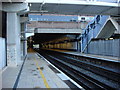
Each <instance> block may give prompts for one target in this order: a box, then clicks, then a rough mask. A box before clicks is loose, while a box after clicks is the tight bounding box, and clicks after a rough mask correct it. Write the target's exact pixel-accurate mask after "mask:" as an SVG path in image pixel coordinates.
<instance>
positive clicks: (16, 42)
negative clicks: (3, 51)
mask: <svg viewBox="0 0 120 90" xmlns="http://www.w3.org/2000/svg"><path fill="white" fill-rule="evenodd" d="M20 61H21V56H20V17H19V16H18V15H17V13H7V64H8V65H11V66H16V65H18V64H19V62H20Z"/></svg>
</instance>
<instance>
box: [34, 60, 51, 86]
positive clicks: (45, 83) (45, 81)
mask: <svg viewBox="0 0 120 90" xmlns="http://www.w3.org/2000/svg"><path fill="white" fill-rule="evenodd" d="M35 61H36V66H37V67H38V70H39V71H40V75H41V77H42V79H43V81H44V85H45V87H46V88H50V86H49V85H48V83H47V80H46V78H45V76H44V74H43V73H42V70H41V69H40V67H39V65H38V62H37V60H36V59H35Z"/></svg>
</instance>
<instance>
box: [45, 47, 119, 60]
mask: <svg viewBox="0 0 120 90" xmlns="http://www.w3.org/2000/svg"><path fill="white" fill-rule="evenodd" d="M47 50H53V51H58V52H63V53H67V54H72V55H77V56H85V57H91V58H97V59H103V60H109V61H115V62H120V57H111V56H102V55H93V54H84V53H80V52H75V51H68V50H58V49H47Z"/></svg>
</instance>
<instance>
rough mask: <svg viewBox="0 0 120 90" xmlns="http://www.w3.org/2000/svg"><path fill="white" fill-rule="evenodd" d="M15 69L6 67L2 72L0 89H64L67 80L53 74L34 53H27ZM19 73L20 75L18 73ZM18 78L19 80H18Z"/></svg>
mask: <svg viewBox="0 0 120 90" xmlns="http://www.w3.org/2000/svg"><path fill="white" fill-rule="evenodd" d="M21 67H22V64H21V65H19V66H16V67H7V68H6V70H4V71H3V72H2V88H13V87H16V88H34V89H36V88H66V89H70V87H69V85H67V84H66V83H65V82H64V80H65V81H67V80H68V79H67V78H66V77H64V76H63V75H62V74H60V73H55V72H54V70H52V69H51V68H50V67H49V64H48V63H47V62H46V61H45V60H44V59H43V58H41V57H39V56H38V55H37V54H36V53H35V52H31V53H28V55H27V58H26V60H25V61H24V64H23V68H22V69H21ZM20 71H21V73H20ZM18 76H19V78H18Z"/></svg>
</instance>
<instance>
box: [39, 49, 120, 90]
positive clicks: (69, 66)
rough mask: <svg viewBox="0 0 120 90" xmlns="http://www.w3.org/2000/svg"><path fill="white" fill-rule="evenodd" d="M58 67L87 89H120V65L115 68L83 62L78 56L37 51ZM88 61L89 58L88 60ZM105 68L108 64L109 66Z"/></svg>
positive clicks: (87, 61) (88, 61) (111, 65)
mask: <svg viewBox="0 0 120 90" xmlns="http://www.w3.org/2000/svg"><path fill="white" fill-rule="evenodd" d="M37 52H39V53H40V54H41V55H42V56H44V57H45V58H46V59H47V60H49V61H50V62H51V63H53V64H54V65H55V66H56V67H58V68H59V69H61V70H62V71H63V72H65V73H66V74H67V75H68V76H70V77H71V78H72V79H74V80H75V81H76V82H77V83H78V84H80V85H81V86H82V87H83V88H85V89H92V90H94V89H95V90H96V89H102V90H110V89H119V88H120V71H119V69H120V63H115V64H116V65H119V66H116V65H115V66H114V64H113V62H104V61H103V62H104V63H103V62H102V63H101V64H100V63H97V61H96V63H95V62H94V63H93V61H92V62H90V60H81V59H80V57H78V56H72V55H67V54H63V53H58V52H54V51H46V50H41V51H37ZM82 58H83V57H82ZM87 59H88V58H87ZM109 63H110V65H108V66H105V65H106V64H109Z"/></svg>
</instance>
